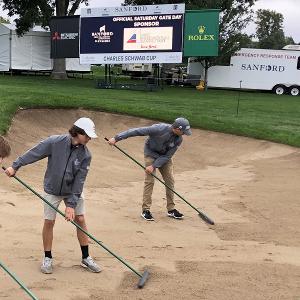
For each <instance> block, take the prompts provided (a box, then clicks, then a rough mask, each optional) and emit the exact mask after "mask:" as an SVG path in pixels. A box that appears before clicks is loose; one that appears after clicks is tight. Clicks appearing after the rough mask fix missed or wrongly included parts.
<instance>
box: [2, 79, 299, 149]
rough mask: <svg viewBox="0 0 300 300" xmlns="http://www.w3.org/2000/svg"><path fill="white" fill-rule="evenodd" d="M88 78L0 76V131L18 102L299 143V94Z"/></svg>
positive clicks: (26, 105)
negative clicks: (131, 85)
mask: <svg viewBox="0 0 300 300" xmlns="http://www.w3.org/2000/svg"><path fill="white" fill-rule="evenodd" d="M95 86H96V82H95V81H93V80H90V79H69V80H67V81H54V80H50V79H49V78H48V77H38V76H36V77H34V76H27V77H26V76H21V77H18V76H13V77H10V76H0V132H2V133H3V132H5V131H6V130H7V129H8V126H9V124H10V120H11V118H12V116H13V115H14V114H15V112H16V110H17V109H18V108H19V107H22V108H28V107H53V108H55V107H62V108H78V107H82V108H86V109H94V110H95V109H96V110H102V111H108V112H117V113H122V114H128V115H133V116H139V117H145V118H149V119H155V120H161V121H167V122H172V121H173V120H174V118H176V117H178V116H179V115H181V116H185V117H186V118H188V119H189V120H190V121H191V124H192V126H193V127H194V128H195V127H197V128H202V129H209V130H214V131H220V132H227V133H233V134H237V135H243V136H249V137H255V138H260V139H267V140H272V141H276V142H280V143H284V144H289V145H293V146H300V129H299V123H300V97H291V96H288V95H284V96H276V95H274V94H271V93H259V92H242V93H241V94H240V107H239V115H238V116H237V113H236V112H237V102H238V98H239V92H237V91H223V90H209V91H208V92H207V93H202V92H199V91H197V90H196V89H194V88H180V87H166V88H165V89H164V90H160V91H157V92H143V91H126V90H103V89H96V88H95Z"/></svg>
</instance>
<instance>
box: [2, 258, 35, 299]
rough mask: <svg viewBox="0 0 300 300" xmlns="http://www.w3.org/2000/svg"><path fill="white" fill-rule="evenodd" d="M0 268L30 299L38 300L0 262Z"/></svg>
mask: <svg viewBox="0 0 300 300" xmlns="http://www.w3.org/2000/svg"><path fill="white" fill-rule="evenodd" d="M0 267H1V268H2V269H3V270H4V271H5V272H6V273H7V274H8V275H9V276H10V277H11V278H12V279H13V280H14V281H15V282H16V283H17V284H18V285H19V286H20V287H21V288H22V289H23V290H24V291H25V292H26V293H27V294H28V295H29V296H30V297H31V299H34V300H39V299H38V298H37V297H36V296H35V295H34V294H33V293H32V292H31V291H30V290H29V289H28V288H27V287H26V286H25V285H24V284H23V283H22V282H21V280H20V279H18V278H17V276H16V275H14V274H13V273H12V272H10V271H9V269H8V268H7V267H6V266H5V265H4V264H3V263H2V262H1V261H0Z"/></svg>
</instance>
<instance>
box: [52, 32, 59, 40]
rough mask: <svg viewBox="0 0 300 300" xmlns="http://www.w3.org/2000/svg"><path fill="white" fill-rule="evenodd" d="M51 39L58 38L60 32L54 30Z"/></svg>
mask: <svg viewBox="0 0 300 300" xmlns="http://www.w3.org/2000/svg"><path fill="white" fill-rule="evenodd" d="M52 40H53V41H55V40H60V33H59V32H57V31H55V32H54V33H53V35H52Z"/></svg>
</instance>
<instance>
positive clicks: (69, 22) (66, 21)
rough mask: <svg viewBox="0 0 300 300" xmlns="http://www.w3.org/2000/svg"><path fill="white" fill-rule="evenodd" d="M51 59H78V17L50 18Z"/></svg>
mask: <svg viewBox="0 0 300 300" xmlns="http://www.w3.org/2000/svg"><path fill="white" fill-rule="evenodd" d="M50 30H51V58H65V57H70V58H76V57H79V16H71V17H52V18H51V20H50Z"/></svg>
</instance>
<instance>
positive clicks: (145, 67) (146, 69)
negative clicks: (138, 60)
mask: <svg viewBox="0 0 300 300" xmlns="http://www.w3.org/2000/svg"><path fill="white" fill-rule="evenodd" d="M122 73H123V74H130V75H140V76H143V75H149V74H151V73H152V64H123V65H122Z"/></svg>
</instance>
